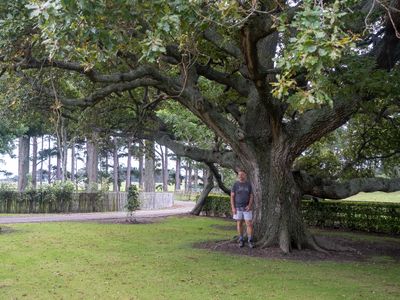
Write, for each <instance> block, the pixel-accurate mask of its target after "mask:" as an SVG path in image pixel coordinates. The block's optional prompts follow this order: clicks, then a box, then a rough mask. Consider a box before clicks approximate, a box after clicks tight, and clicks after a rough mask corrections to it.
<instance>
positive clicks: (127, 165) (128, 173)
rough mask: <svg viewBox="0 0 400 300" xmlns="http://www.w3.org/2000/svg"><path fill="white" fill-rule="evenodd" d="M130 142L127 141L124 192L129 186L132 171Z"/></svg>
mask: <svg viewBox="0 0 400 300" xmlns="http://www.w3.org/2000/svg"><path fill="white" fill-rule="evenodd" d="M131 147H132V142H131V140H130V139H129V141H128V158H127V162H126V185H125V192H127V191H128V189H129V187H130V186H131V171H132V153H131Z"/></svg>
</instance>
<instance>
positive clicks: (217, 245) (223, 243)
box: [214, 236, 238, 250]
mask: <svg viewBox="0 0 400 300" xmlns="http://www.w3.org/2000/svg"><path fill="white" fill-rule="evenodd" d="M237 239H238V237H237V236H234V237H233V238H231V239H230V240H227V241H222V242H219V243H217V244H216V245H215V246H214V250H216V249H217V248H218V247H221V246H223V245H226V244H230V243H232V242H235V241H237Z"/></svg>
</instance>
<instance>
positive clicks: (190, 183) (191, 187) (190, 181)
mask: <svg viewBox="0 0 400 300" xmlns="http://www.w3.org/2000/svg"><path fill="white" fill-rule="evenodd" d="M188 167H189V170H188V191H189V192H192V190H193V181H192V173H193V168H192V161H191V160H189V165H188Z"/></svg>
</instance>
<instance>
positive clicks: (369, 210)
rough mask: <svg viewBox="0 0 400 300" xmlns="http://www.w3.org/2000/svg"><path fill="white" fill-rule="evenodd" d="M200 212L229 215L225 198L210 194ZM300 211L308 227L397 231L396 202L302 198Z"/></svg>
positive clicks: (399, 206) (398, 206)
mask: <svg viewBox="0 0 400 300" xmlns="http://www.w3.org/2000/svg"><path fill="white" fill-rule="evenodd" d="M202 212H203V214H205V215H207V216H222V217H231V216H232V213H231V207H230V202H229V197H228V196H219V195H210V196H209V197H208V198H207V199H206V203H205V205H204V208H203V211H202ZM301 213H302V215H303V218H304V220H305V222H306V223H307V224H308V225H311V226H318V227H327V228H332V227H333V228H346V229H353V230H362V231H368V232H381V233H391V234H400V203H381V202H350V201H328V200H324V201H319V202H316V201H308V200H304V201H302V205H301Z"/></svg>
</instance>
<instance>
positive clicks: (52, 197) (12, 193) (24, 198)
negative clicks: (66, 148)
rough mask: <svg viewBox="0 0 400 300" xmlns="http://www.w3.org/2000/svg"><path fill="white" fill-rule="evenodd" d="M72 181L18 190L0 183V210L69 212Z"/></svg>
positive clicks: (10, 211) (11, 211) (72, 188)
mask: <svg viewBox="0 0 400 300" xmlns="http://www.w3.org/2000/svg"><path fill="white" fill-rule="evenodd" d="M73 193H74V185H73V183H72V182H56V183H54V184H52V185H46V186H43V187H41V188H39V189H36V190H35V189H33V188H32V187H29V188H28V189H27V190H26V191H25V192H22V193H21V192H18V191H16V190H15V189H14V188H13V187H10V186H7V185H0V212H3V213H52V212H69V211H70V210H71V203H72V200H73Z"/></svg>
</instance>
